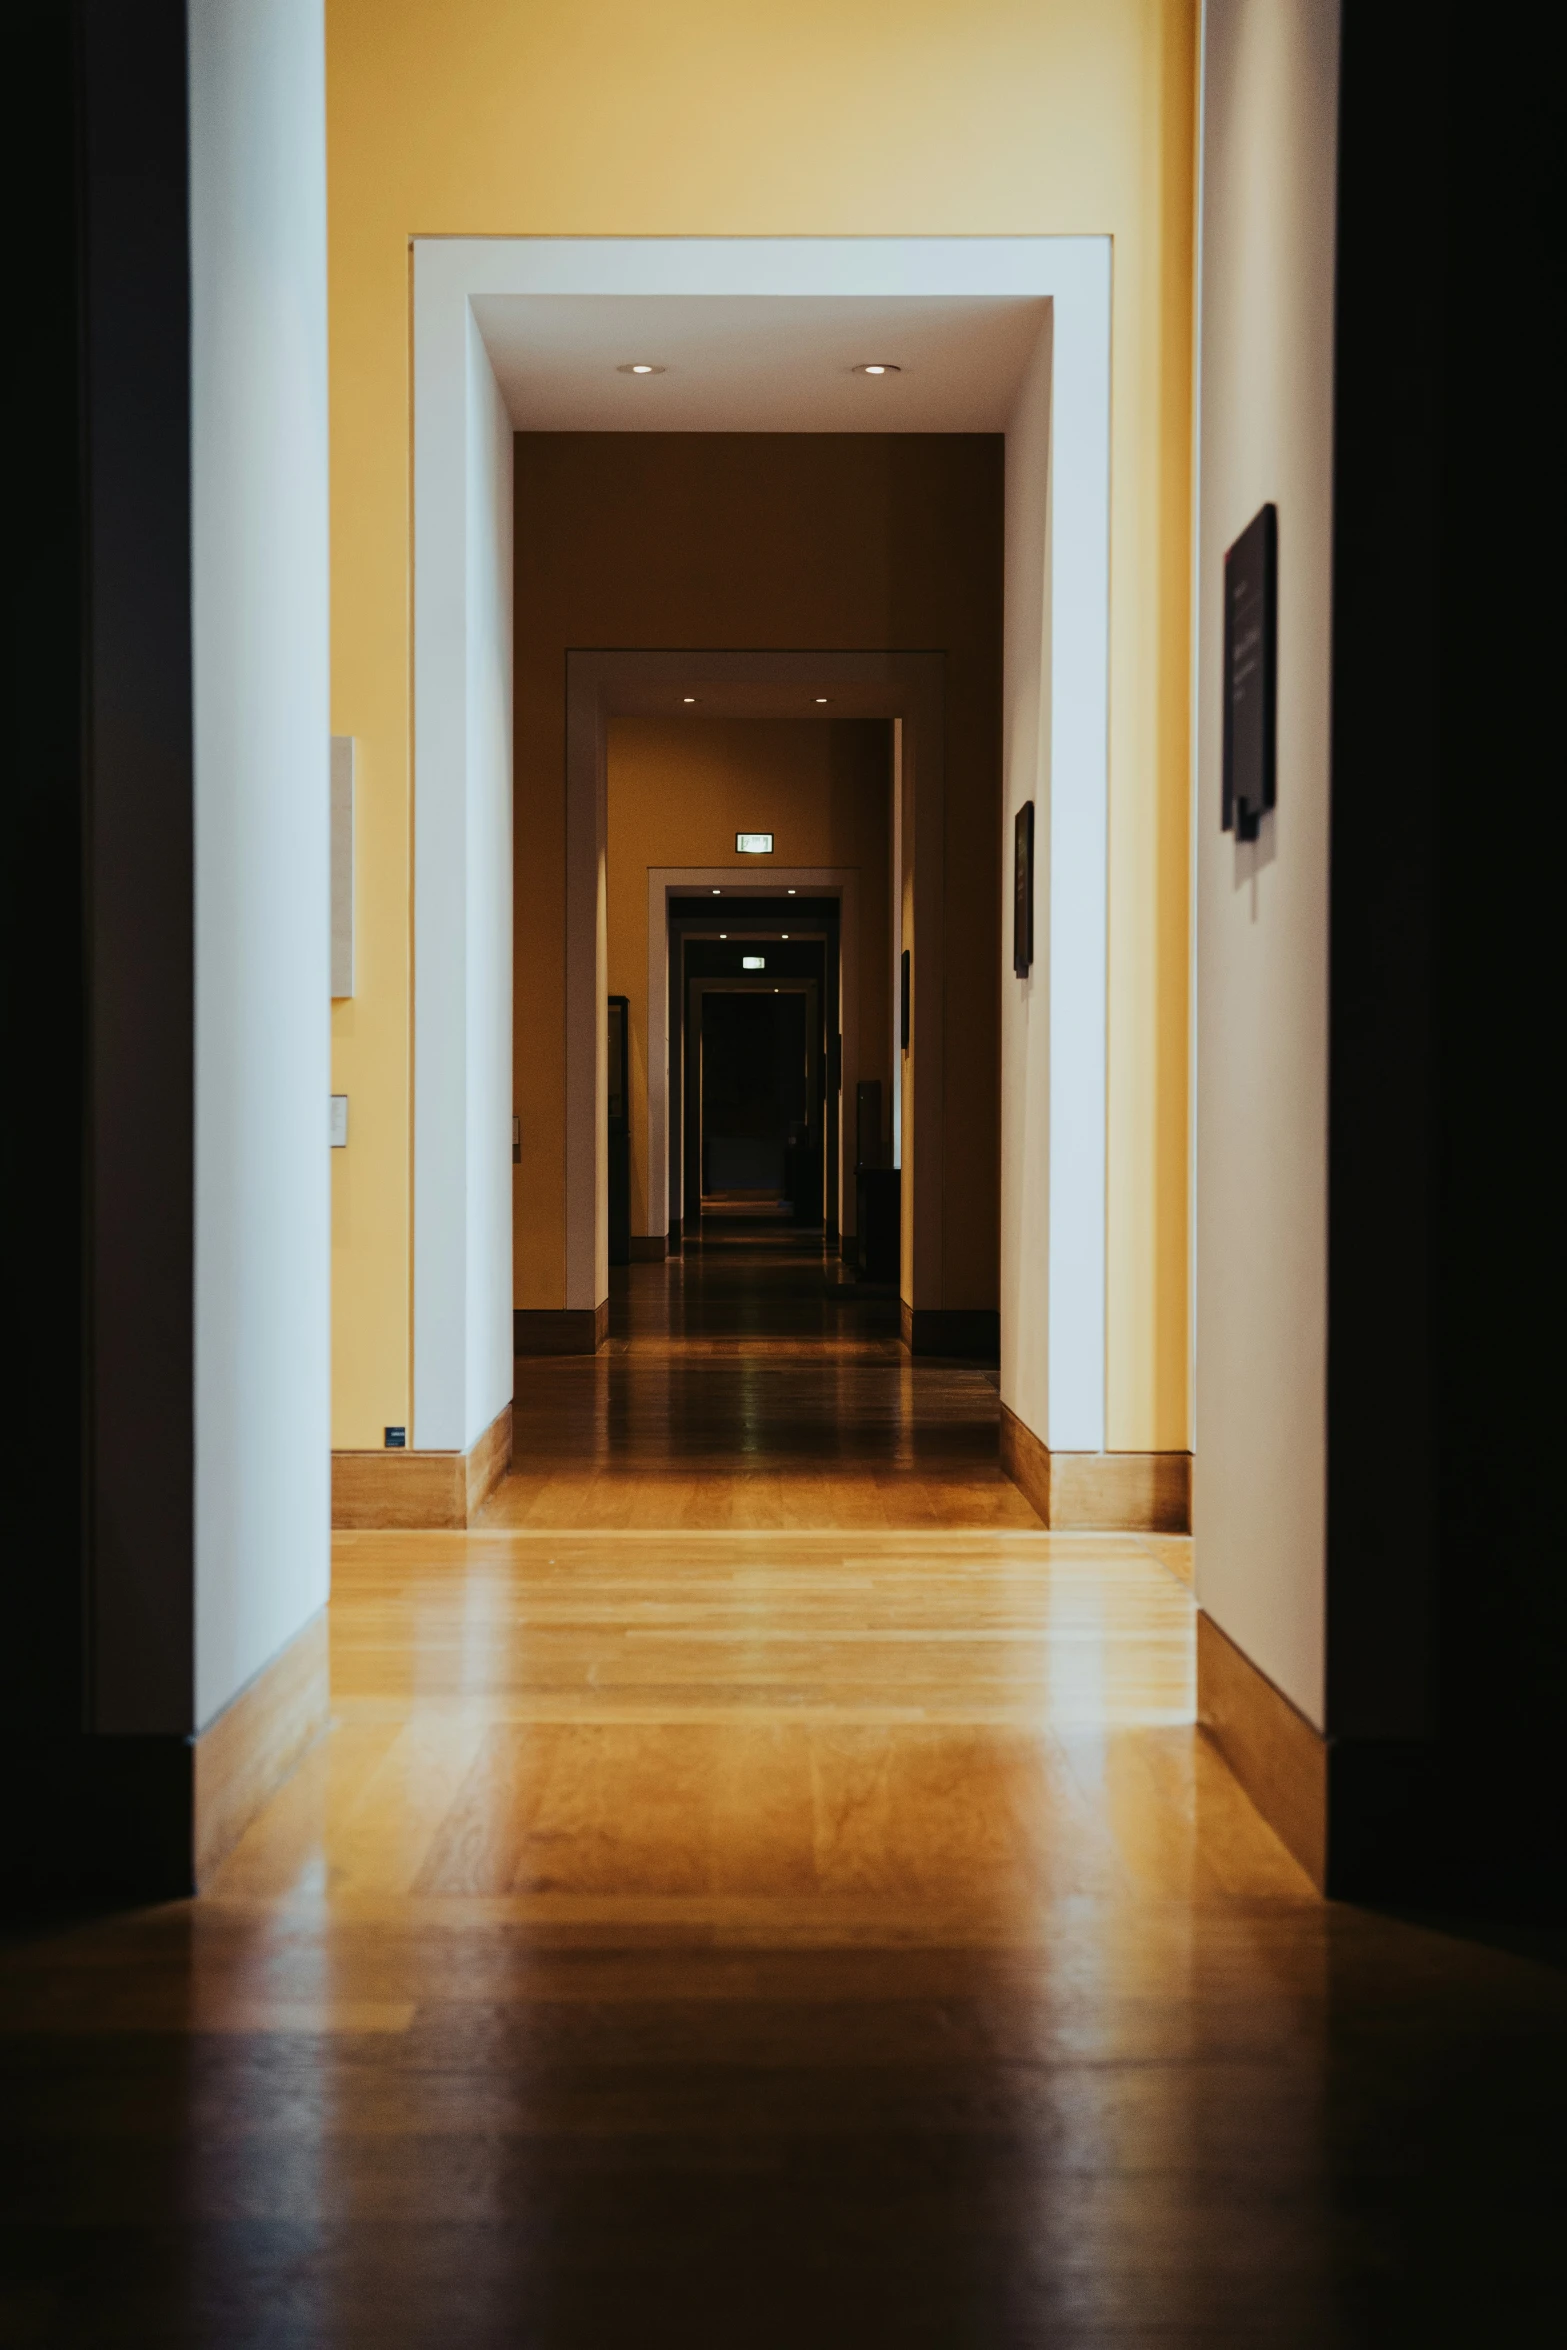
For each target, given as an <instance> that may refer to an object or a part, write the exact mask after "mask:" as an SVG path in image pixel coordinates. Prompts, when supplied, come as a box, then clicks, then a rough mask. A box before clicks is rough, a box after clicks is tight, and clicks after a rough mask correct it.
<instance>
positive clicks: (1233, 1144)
mask: <svg viewBox="0 0 1567 2350" xmlns="http://www.w3.org/2000/svg"><path fill="white" fill-rule="evenodd" d="M1203 56H1204V62H1203V141H1202V230H1201V237H1202V242H1201V260H1200V298H1201V328H1200V364H1201V390H1200V404H1199V434H1200V443H1199V447H1200V480H1199V501H1198V533H1199V542H1198V564H1199V576H1198V653H1197V658H1198V721H1197V723H1198V779H1197V791H1196V802H1195V816H1194V822H1195V825H1196V833H1197V840H1196V867H1197V1089H1196V1090H1197V1273H1196V1366H1197V1411H1196V1466H1195V1477H1196V1485H1195V1519H1194V1524H1195V1531H1196V1536H1197V1543H1196V1551H1197V1576H1198V1597H1199V1599H1200V1601H1201V1603H1202V1605H1203V1607H1204V1608H1205V1609H1206V1610H1207V1611H1208V1613H1209V1614H1210V1615H1211V1616H1212V1617H1213V1619H1214V1620H1215V1622H1217V1623H1218V1624H1219V1625H1220V1626H1221V1627H1222V1628H1223V1629H1224V1631H1226V1632H1227V1633H1228V1634H1229V1635H1230V1637H1231V1638H1232V1639H1233V1640H1234V1641H1235V1642H1236V1643H1237V1644H1238V1645H1239V1647H1240V1648H1242V1649H1243V1650H1244V1651H1245V1653H1246V1654H1247V1655H1248V1656H1249V1657H1250V1658H1251V1659H1252V1661H1253V1662H1254V1663H1255V1664H1257V1665H1259V1666H1260V1667H1261V1668H1262V1670H1263V1671H1264V1672H1265V1673H1266V1674H1267V1675H1268V1676H1269V1678H1270V1679H1271V1680H1272V1681H1273V1682H1274V1683H1275V1684H1276V1685H1277V1686H1278V1687H1279V1688H1280V1689H1282V1690H1283V1691H1284V1693H1285V1695H1286V1696H1287V1697H1289V1698H1290V1699H1292V1700H1293V1702H1294V1703H1295V1704H1296V1705H1297V1706H1298V1707H1299V1708H1300V1709H1301V1711H1302V1712H1303V1713H1305V1714H1307V1715H1308V1716H1309V1717H1310V1719H1311V1720H1312V1721H1314V1722H1316V1723H1317V1724H1318V1725H1319V1726H1320V1725H1321V1724H1322V1721H1323V1718H1324V1708H1323V1642H1324V1547H1323V1546H1324V1519H1325V1465H1326V1456H1325V1424H1324V1408H1325V1379H1326V1309H1327V1110H1328V1092H1327V1012H1328V999H1327V947H1328V754H1329V738H1328V726H1329V700H1330V694H1329V688H1330V675H1329V654H1330V644H1329V623H1330V601H1331V598H1330V589H1331V578H1330V563H1331V555H1332V535H1331V493H1332V462H1333V429H1332V427H1333V417H1332V370H1333V249H1334V220H1335V210H1334V174H1335V167H1336V129H1335V125H1336V116H1337V102H1338V87H1337V77H1338V9H1337V7H1336V5H1334V4H1333V0H1209V4H1208V6H1207V8H1206V11H1205V17H1204V51H1203ZM1269 499H1271V500H1273V501H1274V503H1275V504H1276V505H1277V507H1278V511H1279V596H1278V623H1279V639H1278V642H1279V666H1278V807H1277V809H1276V811H1275V812H1274V814H1273V815H1272V816H1271V817H1269V818H1266V819H1265V820H1264V824H1263V830H1262V837H1261V838H1260V839H1259V840H1258V841H1257V842H1255V843H1253V844H1251V845H1249V846H1248V845H1244V844H1239V843H1237V842H1236V841H1235V840H1234V838H1233V837H1232V836H1231V835H1229V834H1226V833H1222V832H1221V831H1220V829H1219V794H1220V759H1221V750H1222V734H1221V724H1220V715H1221V703H1220V690H1221V659H1222V643H1223V609H1222V582H1223V560H1224V550H1225V548H1226V547H1227V546H1228V545H1230V543H1231V542H1232V541H1233V540H1234V539H1235V538H1236V536H1237V535H1238V534H1239V532H1240V531H1241V530H1243V529H1244V528H1245V526H1246V524H1247V523H1248V522H1249V521H1250V519H1251V517H1252V515H1253V514H1254V513H1255V512H1256V510H1257V508H1258V507H1259V506H1260V505H1262V504H1264V503H1265V502H1266V501H1267V500H1269Z"/></svg>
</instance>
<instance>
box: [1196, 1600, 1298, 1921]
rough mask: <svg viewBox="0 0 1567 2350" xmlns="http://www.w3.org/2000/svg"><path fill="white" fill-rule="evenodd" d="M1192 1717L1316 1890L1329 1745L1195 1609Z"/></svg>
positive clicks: (1260, 1672)
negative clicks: (1195, 1705) (1195, 1684)
mask: <svg viewBox="0 0 1567 2350" xmlns="http://www.w3.org/2000/svg"><path fill="white" fill-rule="evenodd" d="M1197 1719H1198V1720H1199V1722H1200V1723H1201V1724H1202V1726H1203V1728H1204V1730H1205V1731H1206V1732H1207V1733H1208V1736H1209V1737H1210V1738H1211V1739H1212V1740H1213V1742H1214V1744H1215V1746H1217V1748H1218V1749H1219V1752H1220V1753H1221V1754H1222V1755H1223V1757H1224V1759H1225V1762H1226V1763H1227V1764H1228V1765H1229V1768H1230V1770H1231V1772H1232V1773H1233V1774H1234V1776H1235V1777H1236V1778H1237V1779H1238V1780H1239V1781H1240V1783H1241V1785H1242V1787H1244V1788H1245V1790H1246V1793H1247V1794H1248V1795H1249V1796H1250V1798H1251V1800H1252V1802H1253V1803H1254V1804H1255V1805H1256V1807H1257V1809H1258V1810H1259V1811H1260V1812H1261V1814H1262V1816H1263V1818H1264V1819H1265V1820H1266V1821H1267V1823H1268V1825H1269V1827H1270V1828H1271V1829H1272V1830H1273V1832H1274V1834H1275V1835H1276V1836H1277V1837H1278V1838H1279V1840H1280V1842H1281V1843H1283V1844H1285V1845H1287V1846H1288V1848H1289V1850H1290V1851H1291V1852H1292V1853H1293V1854H1294V1855H1295V1858H1296V1859H1297V1860H1298V1861H1299V1862H1300V1865H1301V1867H1302V1868H1303V1869H1304V1870H1305V1871H1306V1874H1307V1875H1308V1876H1309V1877H1310V1878H1311V1880H1312V1883H1313V1884H1314V1885H1316V1886H1317V1887H1318V1888H1319V1889H1322V1890H1325V1889H1326V1887H1327V1879H1328V1741H1327V1739H1326V1738H1324V1736H1323V1735H1322V1732H1321V1731H1320V1730H1318V1729H1316V1728H1314V1726H1313V1725H1312V1724H1311V1723H1310V1722H1308V1721H1307V1719H1306V1717H1305V1715H1304V1714H1303V1713H1300V1712H1299V1711H1298V1710H1297V1709H1296V1707H1294V1706H1293V1705H1291V1703H1290V1701H1289V1699H1288V1698H1287V1697H1286V1696H1285V1695H1284V1693H1283V1691H1282V1690H1280V1689H1276V1688H1275V1687H1274V1685H1273V1683H1272V1682H1271V1681H1270V1680H1269V1679H1268V1676H1267V1674H1266V1673H1264V1672H1263V1671H1261V1670H1260V1668H1259V1667H1258V1666H1256V1665H1254V1664H1253V1663H1252V1661H1251V1659H1250V1657H1249V1656H1247V1655H1245V1654H1244V1653H1243V1651H1242V1650H1240V1649H1239V1648H1237V1647H1236V1645H1235V1643H1234V1641H1233V1640H1231V1639H1230V1637H1229V1635H1228V1633H1225V1632H1221V1631H1220V1629H1219V1627H1218V1625H1217V1624H1216V1623H1215V1622H1214V1620H1213V1618H1212V1617H1211V1616H1210V1615H1208V1614H1207V1613H1206V1612H1205V1611H1204V1610H1203V1609H1201V1608H1199V1609H1198V1611H1197Z"/></svg>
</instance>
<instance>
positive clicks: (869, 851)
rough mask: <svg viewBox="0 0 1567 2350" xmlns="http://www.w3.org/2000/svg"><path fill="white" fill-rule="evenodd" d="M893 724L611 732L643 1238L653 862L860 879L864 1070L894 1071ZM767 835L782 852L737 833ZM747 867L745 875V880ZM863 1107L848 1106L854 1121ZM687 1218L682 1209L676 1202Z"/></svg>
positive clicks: (622, 978) (614, 981)
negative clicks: (742, 845)
mask: <svg viewBox="0 0 1567 2350" xmlns="http://www.w3.org/2000/svg"><path fill="white" fill-rule="evenodd" d="M891 736H892V728H891V725H890V723H889V722H888V721H887V720H885V719H882V720H879V721H878V720H875V719H858V720H856V719H848V720H839V721H836V722H831V723H828V724H826V725H815V724H812V723H811V722H810V721H808V720H799V719H788V718H779V719H696V720H694V721H693V720H684V719H678V718H677V719H667V718H617V719H615V720H613V721H612V722H611V725H610V731H609V760H608V766H609V992H610V994H611V995H623V996H628V997H629V998H630V1003H631V1229H632V1231H633V1232H646V1231H647V1230H648V1229H649V1226H648V1219H647V1013H648V1006H647V951H648V936H647V913H648V895H647V893H648V882H647V876H648V868H649V866H650V865H714V866H722V865H727V866H733V867H735V868H737V869H740V870H742V871H743V877H744V879H745V880H746V881H747V882H757V881H761V880H763V879H765V877H766V874H767V870H768V868H769V866H781V865H818V866H822V865H826V866H837V867H841V868H847V869H849V870H850V871H857V872H858V874H859V877H860V890H859V952H858V956H857V958H856V960H857V965H858V979H859V1048H858V1049H859V1073H860V1075H861V1076H862V1077H879V1078H880V1079H881V1083H882V1098H883V1100H885V1099H886V1098H887V1087H888V1085H889V1084H890V1082H891V1075H892V1030H891V1024H890V1023H891V1014H890V1012H889V1009H888V977H887V973H888V957H889V955H890V953H891V949H890V947H889V946H888V943H887V926H888V918H889V916H890V914H891V911H892V906H891V896H892V845H891V832H892V827H891V816H892V807H891V790H892V743H891ZM763 827H766V828H768V829H770V830H771V832H772V834H773V854H772V856H771V857H739V856H737V855H736V854H735V834H736V833H737V832H748V831H757V830H760V829H762V828H763ZM739 877H740V875H739V872H738V871H737V878H739ZM852 1112H853V1105H852V1103H851V1104H848V1105H846V1111H845V1114H846V1115H851V1116H852ZM672 1205H673V1207H674V1209H675V1212H676V1214H678V1213H679V1202H678V1201H676V1202H673V1203H672Z"/></svg>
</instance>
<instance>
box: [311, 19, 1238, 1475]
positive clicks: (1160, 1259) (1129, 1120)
mask: <svg viewBox="0 0 1567 2350" xmlns="http://www.w3.org/2000/svg"><path fill="white" fill-rule="evenodd" d="M1195 18H1196V9H1195V4H1194V0H966V5H964V6H962V7H958V6H956V5H954V4H953V0H941V4H940V5H933V4H932V0H908V4H907V5H905V6H903V7H901V8H898V9H891V8H889V7H887V5H886V0H794V4H793V5H783V4H782V0H769V4H768V5H766V6H762V5H757V4H756V0H667V4H666V5H664V6H661V7H658V8H653V7H650V6H648V5H647V0H534V4H532V5H520V4H519V0H441V4H440V5H436V4H435V0H327V91H328V173H329V188H328V196H329V229H330V238H331V248H330V269H331V336H332V400H333V417H332V421H333V439H332V505H333V704H334V707H333V726H334V729H335V731H337V732H338V733H342V734H352V735H354V736H356V737H357V738H358V739H359V742H360V745H361V756H362V766H361V773H362V775H363V778H364V784H363V793H362V799H361V809H360V899H359V941H360V955H361V973H362V978H361V991H360V994H359V996H358V997H357V999H356V1000H355V1002H354V1003H353V1005H352V1006H351V1007H344V1008H340V1009H339V1010H338V1012H337V1013H336V1015H335V1023H336V1026H335V1071H334V1078H333V1082H334V1085H335V1086H336V1087H337V1089H338V1090H340V1091H347V1092H348V1093H349V1094H350V1096H351V1098H352V1103H353V1112H352V1116H353V1128H352V1131H353V1135H354V1143H353V1147H352V1149H351V1150H350V1151H349V1152H347V1153H340V1154H338V1158H339V1161H340V1162H341V1163H340V1164H339V1165H338V1166H337V1168H336V1169H335V1171H334V1172H335V1179H336V1181H337V1183H338V1185H339V1192H338V1224H337V1229H336V1233H335V1316H334V1330H335V1337H334V1357H335V1360H334V1376H335V1384H336V1433H335V1441H336V1442H337V1443H339V1444H347V1445H353V1444H369V1443H376V1442H379V1439H380V1431H381V1428H382V1427H383V1425H384V1424H385V1423H386V1422H387V1421H403V1420H406V1418H407V1416H408V1379H409V1343H408V1335H409V1333H408V1324H409V1287H410V1283H409V1263H410V1226H409V1208H410V1192H409V1100H410V1070H409V1030H410V1001H409V999H410V978H411V970H410V926H409V890H408V884H409V837H410V814H411V810H410V798H409V793H410V778H409V750H408V746H409V655H410V642H409V299H408V284H409V270H408V258H409V257H408V240H409V238H410V237H412V236H416V235H440V234H469V235H484V234H489V235H529V234H531V235H581V236H592V235H638V234H640V235H666V236H675V235H734V236H746V235H750V236H760V235H796V236H824V235H825V236H841V235H854V234H861V235H942V234H949V235H962V234H975V235H977V234H985V235H1003V234H1030V235H1048V234H1105V233H1108V234H1110V235H1112V236H1113V237H1114V239H1115V293H1114V357H1113V371H1114V372H1113V400H1114V420H1113V439H1112V467H1113V480H1114V492H1113V495H1114V511H1113V522H1112V552H1111V576H1112V581H1113V586H1112V611H1111V761H1112V770H1111V844H1112V859H1111V948H1110V953H1111V1007H1110V1018H1111V1129H1110V1153H1111V1166H1112V1176H1111V1187H1110V1263H1111V1272H1110V1309H1111V1313H1110V1328H1109V1347H1110V1441H1111V1443H1112V1444H1113V1445H1119V1446H1124V1447H1130V1448H1133V1449H1138V1448H1141V1447H1143V1446H1166V1445H1178V1444H1183V1443H1184V1442H1185V1441H1186V1396H1185V1374H1186V1281H1187V1269H1186V1198H1185V1190H1186V1009H1185V1005H1186V973H1187V928H1186V904H1187V860H1186V838H1187V833H1186V821H1187V819H1186V808H1187V767H1188V758H1189V743H1188V720H1187V672H1188V641H1189V640H1188V592H1187V574H1188V567H1189V565H1188V553H1187V550H1188V547H1189V490H1190V464H1189V451H1190V376H1191V365H1190V361H1191V300H1190V277H1191V180H1192V134H1193V87H1194V79H1193V77H1194V70H1195Z"/></svg>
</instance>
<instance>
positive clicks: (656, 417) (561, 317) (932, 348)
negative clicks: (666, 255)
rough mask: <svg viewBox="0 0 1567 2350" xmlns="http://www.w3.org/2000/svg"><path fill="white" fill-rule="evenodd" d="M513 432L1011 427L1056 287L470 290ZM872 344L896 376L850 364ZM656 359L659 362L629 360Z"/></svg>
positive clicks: (872, 355)
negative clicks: (636, 370)
mask: <svg viewBox="0 0 1567 2350" xmlns="http://www.w3.org/2000/svg"><path fill="white" fill-rule="evenodd" d="M472 300H473V311H474V317H475V318H476V320H477V322H478V326H479V331H480V333H481V334H482V335H483V337H484V340H485V344H486V346H487V348H488V350H489V353H490V358H491V361H492V363H493V365H494V368H495V373H496V377H497V380H498V381H499V384H500V387H501V392H502V395H503V397H504V398H505V401H506V405H507V407H508V409H509V410H510V412H511V419H512V423H513V424H514V425H515V426H516V428H517V430H518V431H519V432H1004V431H1005V430H1006V426H1007V422H1008V419H1009V417H1010V415H1011V412H1012V408H1013V404H1014V402H1015V400H1016V397H1017V392H1018V387H1019V385H1020V383H1021V381H1022V378H1023V373H1024V370H1025V369H1026V367H1027V365H1028V362H1029V358H1030V356H1031V355H1032V352H1033V349H1034V345H1035V343H1036V341H1037V340H1038V337H1039V330H1040V328H1041V326H1042V325H1043V323H1044V317H1045V312H1046V310H1047V309H1048V308H1049V304H1048V301H1046V300H1044V299H1041V298H1038V297H1032V296H1029V297H1023V296H1005V297H997V296H958V295H926V296H908V295H882V296H866V295H853V296H850V295H842V296H840V295H810V296H802V295H760V296H751V295H744V294H741V295H734V294H723V295H717V294H696V295H686V294H677V295H670V294H662V295H645V294H608V295H603V294H476V295H474V296H473V297H472ZM868 359H880V360H887V361H890V362H892V363H893V364H894V365H895V366H896V367H897V368H898V370H899V373H898V374H896V375H883V376H866V375H856V374H855V373H854V372H853V370H854V369H855V367H857V366H859V365H862V364H863V363H864V362H865V361H866V360H868ZM634 360H652V361H653V362H655V363H656V364H657V365H658V366H659V367H661V368H662V369H663V370H664V372H663V374H662V375H645V376H637V375H623V374H621V373H620V372H619V370H620V369H621V368H623V367H624V366H625V365H626V364H627V362H628V361H634Z"/></svg>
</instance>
